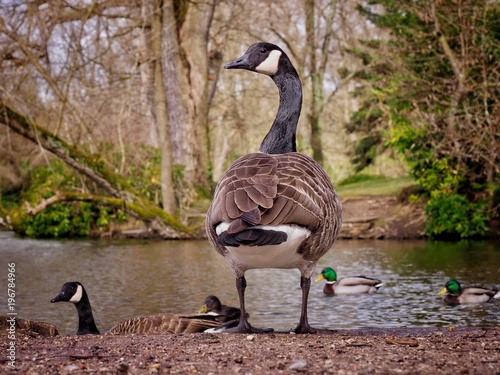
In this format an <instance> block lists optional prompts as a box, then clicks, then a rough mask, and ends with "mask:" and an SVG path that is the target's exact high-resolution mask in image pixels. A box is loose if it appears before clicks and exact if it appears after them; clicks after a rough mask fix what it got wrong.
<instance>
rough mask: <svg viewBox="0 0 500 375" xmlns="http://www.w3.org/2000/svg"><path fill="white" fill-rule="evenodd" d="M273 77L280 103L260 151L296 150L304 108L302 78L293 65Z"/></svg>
mask: <svg viewBox="0 0 500 375" xmlns="http://www.w3.org/2000/svg"><path fill="white" fill-rule="evenodd" d="M290 68H291V69H290ZM271 78H272V79H273V81H274V83H275V84H276V86H278V90H279V95H280V104H279V107H278V113H277V114H276V118H275V119H274V122H273V125H272V126H271V129H270V130H269V133H267V135H266V137H265V138H264V140H263V141H262V143H261V145H260V149H259V151H260V152H265V153H267V154H284V153H286V152H296V151H297V148H296V146H295V134H296V132H297V124H298V122H299V117H300V111H301V109H302V84H301V83H300V78H299V76H298V74H297V72H296V71H295V69H294V68H293V67H292V66H291V65H290V66H289V69H288V70H287V71H286V72H283V73H280V72H278V73H277V74H276V75H274V76H271Z"/></svg>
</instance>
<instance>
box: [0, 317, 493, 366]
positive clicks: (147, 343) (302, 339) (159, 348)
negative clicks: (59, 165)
mask: <svg viewBox="0 0 500 375" xmlns="http://www.w3.org/2000/svg"><path fill="white" fill-rule="evenodd" d="M1 345H2V353H1V354H0V362H1V364H0V373H2V374H40V375H43V374H294V373H306V374H482V375H484V374H486V375H487V374H500V328H489V329H482V328H463V329H462V328H461V329H454V328H453V327H449V328H447V329H444V328H443V329H424V328H410V329H380V330H370V329H364V330H341V331H328V332H322V333H318V334H314V335H295V334H288V333H270V334H255V335H247V334H228V333H225V334H208V333H194V334H180V335H129V336H106V335H104V336H93V335H88V336H56V337H32V336H30V335H18V338H17V339H16V343H15V348H16V355H15V357H16V359H15V367H14V368H12V367H10V365H9V362H8V359H7V358H5V353H6V352H7V348H8V345H9V342H8V339H7V338H6V337H2V344H1Z"/></svg>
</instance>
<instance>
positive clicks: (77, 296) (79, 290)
mask: <svg viewBox="0 0 500 375" xmlns="http://www.w3.org/2000/svg"><path fill="white" fill-rule="evenodd" d="M82 294H83V292H82V286H81V285H78V286H77V287H76V293H75V294H74V295H73V297H71V299H70V300H69V302H73V303H78V302H80V300H81V299H82Z"/></svg>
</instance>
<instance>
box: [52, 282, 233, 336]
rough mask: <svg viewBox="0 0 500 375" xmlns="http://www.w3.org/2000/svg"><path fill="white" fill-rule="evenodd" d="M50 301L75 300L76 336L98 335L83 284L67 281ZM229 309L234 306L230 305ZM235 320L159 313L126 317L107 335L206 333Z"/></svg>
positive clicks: (219, 316)
mask: <svg viewBox="0 0 500 375" xmlns="http://www.w3.org/2000/svg"><path fill="white" fill-rule="evenodd" d="M215 298H217V297H215ZM217 300H218V299H217ZM50 302H52V303H54V302H72V303H74V304H75V306H76V310H77V312H78V331H77V333H76V334H77V335H87V334H94V335H98V334H99V330H98V329H97V327H96V324H95V321H94V317H93V315H92V308H91V306H90V301H89V298H88V296H87V292H86V291H85V288H84V287H83V285H82V284H81V283H79V282H77V281H74V282H68V283H66V284H64V285H63V286H62V288H61V292H60V293H59V294H58V295H57V296H56V297H55V298H53V299H52V300H51V301H50ZM219 303H220V301H219ZM227 308H229V309H234V308H231V307H227ZM234 320H235V318H234V317H233V318H231V319H229V318H226V317H224V316H222V315H210V314H204V315H198V314H193V315H175V314H157V315H151V316H140V317H137V318H132V319H127V320H124V321H122V322H120V323H118V324H116V325H115V326H113V327H112V328H111V329H110V330H109V331H108V332H106V334H110V335H125V334H132V333H135V334H152V333H164V334H166V333H195V332H204V331H206V330H208V329H217V328H221V329H225V328H226V327H231V326H234V325H235V323H234Z"/></svg>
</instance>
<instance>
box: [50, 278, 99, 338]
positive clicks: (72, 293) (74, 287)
mask: <svg viewBox="0 0 500 375" xmlns="http://www.w3.org/2000/svg"><path fill="white" fill-rule="evenodd" d="M50 302H51V303H55V302H72V303H74V304H75V307H76V311H77V312H78V331H77V332H76V334H77V335H98V334H99V330H98V329H97V327H96V325H95V321H94V316H93V315H92V307H91V306H90V301H89V297H88V295H87V292H86V291H85V288H84V287H83V285H82V284H81V283H79V282H78V281H71V282H68V283H66V284H64V285H63V286H62V288H61V291H60V292H59V294H58V295H57V296H56V297H55V298H53V299H52V300H51V301H50Z"/></svg>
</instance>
